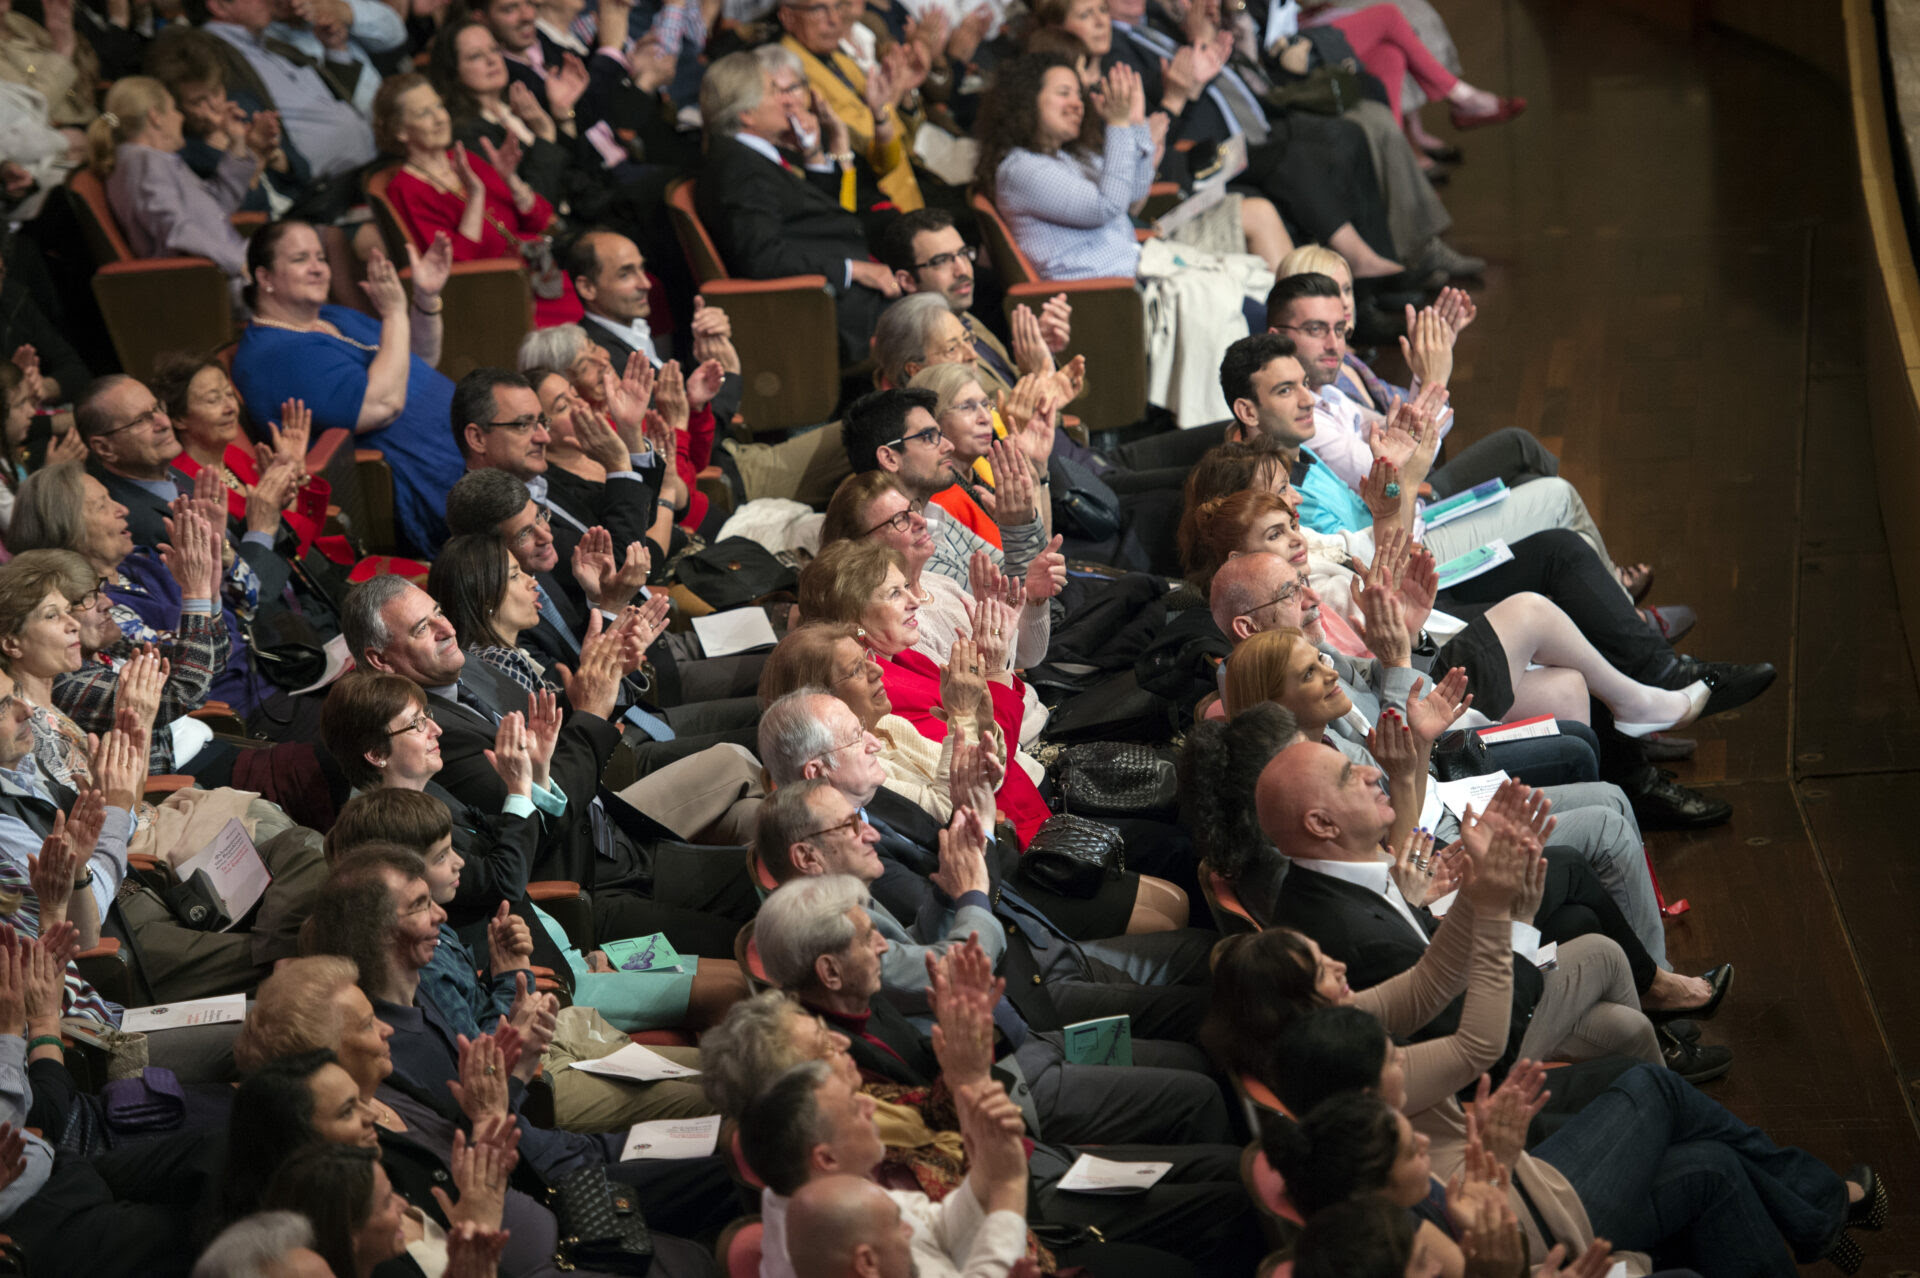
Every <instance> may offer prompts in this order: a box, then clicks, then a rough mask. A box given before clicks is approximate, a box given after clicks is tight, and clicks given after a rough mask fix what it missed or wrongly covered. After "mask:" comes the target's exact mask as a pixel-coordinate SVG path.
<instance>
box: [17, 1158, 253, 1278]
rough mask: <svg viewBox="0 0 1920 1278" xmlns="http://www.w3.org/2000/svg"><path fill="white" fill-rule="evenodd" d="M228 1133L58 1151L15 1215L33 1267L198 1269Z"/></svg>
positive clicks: (141, 1271)
mask: <svg viewBox="0 0 1920 1278" xmlns="http://www.w3.org/2000/svg"><path fill="white" fill-rule="evenodd" d="M224 1145H225V1133H224V1132H223V1131H218V1130H211V1131H198V1132H183V1133H181V1134H180V1135H177V1136H165V1137H158V1138H156V1139H153V1140H145V1141H139V1142H137V1143H135V1144H132V1145H127V1146H125V1147H123V1148H120V1149H115V1150H109V1151H108V1152H106V1153H104V1154H98V1155H95V1156H94V1157H92V1158H69V1157H67V1156H65V1155H62V1156H61V1157H59V1158H58V1159H57V1160H56V1161H55V1162H54V1166H53V1175H52V1176H51V1177H49V1178H48V1180H47V1183H46V1185H45V1187H44V1188H42V1189H41V1191H40V1192H39V1193H37V1194H35V1195H34V1196H33V1197H32V1198H30V1199H28V1200H27V1201H26V1202H25V1203H24V1204H22V1206H21V1207H20V1209H19V1210H18V1211H16V1212H14V1214H13V1215H12V1216H11V1217H10V1218H9V1219H8V1220H7V1233H8V1234H10V1235H12V1237H13V1240H14V1241H15V1242H16V1243H18V1244H19V1245H20V1247H21V1249H22V1250H24V1251H25V1252H26V1254H27V1260H28V1263H29V1265H30V1266H31V1267H32V1270H33V1272H35V1273H45V1274H88V1275H99V1276H100V1278H119V1276H120V1275H125V1276H126V1278H151V1276H153V1275H162V1276H170V1275H176V1274H186V1273H188V1272H189V1271H190V1270H191V1269H192V1268H193V1261H194V1257H195V1255H196V1254H197V1249H196V1248H195V1245H194V1243H195V1229H196V1226H197V1225H199V1224H200V1217H201V1209H202V1207H203V1204H204V1203H205V1201H206V1193H207V1191H208V1189H209V1188H210V1186H211V1185H212V1183H213V1178H214V1177H215V1176H216V1175H217V1174H218V1172H217V1169H218V1167H219V1163H220V1158H221V1154H222V1151H223V1148H224Z"/></svg>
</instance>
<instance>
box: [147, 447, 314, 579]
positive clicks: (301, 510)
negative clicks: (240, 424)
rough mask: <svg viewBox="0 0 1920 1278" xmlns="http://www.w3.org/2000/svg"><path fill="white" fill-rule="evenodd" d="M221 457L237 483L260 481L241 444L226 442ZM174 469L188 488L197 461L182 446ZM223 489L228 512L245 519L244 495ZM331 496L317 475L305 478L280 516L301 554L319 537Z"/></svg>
mask: <svg viewBox="0 0 1920 1278" xmlns="http://www.w3.org/2000/svg"><path fill="white" fill-rule="evenodd" d="M220 460H221V462H222V463H223V464H224V465H225V466H226V468H227V473H228V474H229V475H231V476H232V477H233V478H234V479H235V480H238V481H239V482H240V483H242V484H246V485H248V486H249V487H251V486H252V485H254V484H257V483H259V482H260V467H259V465H258V463H256V462H255V461H254V457H253V454H252V453H251V452H249V451H248V450H247V449H245V448H242V447H241V446H240V445H238V444H228V445H227V450H226V452H224V453H223V454H221V457H220ZM173 468H174V469H175V470H177V471H179V472H180V473H181V474H182V475H185V476H186V477H187V479H188V480H189V482H188V483H186V484H183V485H181V487H182V489H191V487H192V483H191V481H192V479H193V478H194V476H196V475H198V474H199V473H200V470H201V466H200V463H199V462H197V461H195V460H194V459H193V454H192V453H190V452H187V451H186V450H185V449H181V450H180V455H179V456H178V457H175V458H174V459H173ZM226 488H227V513H228V514H229V515H231V516H232V517H233V518H235V519H238V520H241V521H242V522H245V520H246V518H247V495H246V494H245V493H243V492H241V491H240V490H238V489H236V488H235V487H233V485H232V484H228V485H227V486H226ZM332 495H333V486H332V485H331V484H329V483H328V482H327V481H326V480H324V479H321V478H320V477H319V476H317V475H316V476H314V477H312V478H310V479H308V480H307V482H306V486H305V487H303V488H301V490H300V491H299V493H298V494H297V495H296V496H295V497H294V499H293V505H291V506H289V507H287V509H286V511H285V512H284V513H283V514H282V515H281V516H280V517H281V518H282V519H284V520H286V521H287V527H289V528H291V529H293V533H294V536H295V537H297V538H299V541H300V553H301V554H302V555H304V554H306V553H307V550H308V548H309V547H311V546H312V545H313V539H314V538H315V537H318V536H319V535H320V533H321V530H322V529H324V528H325V527H326V526H327V500H328V498H330V497H331V496H332Z"/></svg>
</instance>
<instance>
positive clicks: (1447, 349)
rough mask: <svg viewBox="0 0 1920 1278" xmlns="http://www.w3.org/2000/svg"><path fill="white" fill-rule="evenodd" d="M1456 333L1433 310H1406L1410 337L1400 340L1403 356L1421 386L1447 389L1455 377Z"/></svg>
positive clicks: (1431, 308)
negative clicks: (1435, 386)
mask: <svg viewBox="0 0 1920 1278" xmlns="http://www.w3.org/2000/svg"><path fill="white" fill-rule="evenodd" d="M1455 331H1456V330H1455V329H1454V327H1453V325H1451V324H1449V323H1448V322H1447V320H1446V318H1445V317H1444V316H1442V315H1441V314H1440V312H1439V311H1437V310H1435V309H1434V308H1433V307H1431V306H1429V307H1427V308H1426V309H1424V310H1422V311H1420V312H1418V313H1417V314H1416V313H1415V311H1414V309H1413V307H1412V306H1408V307H1407V335H1406V336H1405V337H1402V338H1401V339H1400V354H1401V355H1402V356H1404V357H1405V358H1406V361H1407V367H1408V368H1409V369H1411V370H1412V372H1413V375H1414V376H1415V377H1417V378H1419V379H1420V384H1421V385H1422V386H1426V385H1429V384H1433V385H1439V386H1445V385H1446V384H1447V379H1448V378H1450V377H1452V376H1453V338H1454V333H1455Z"/></svg>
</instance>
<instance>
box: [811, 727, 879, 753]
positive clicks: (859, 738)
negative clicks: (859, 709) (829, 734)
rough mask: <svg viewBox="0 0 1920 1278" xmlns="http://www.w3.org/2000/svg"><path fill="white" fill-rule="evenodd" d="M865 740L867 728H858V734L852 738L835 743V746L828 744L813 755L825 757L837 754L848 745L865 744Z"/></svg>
mask: <svg viewBox="0 0 1920 1278" xmlns="http://www.w3.org/2000/svg"><path fill="white" fill-rule="evenodd" d="M866 741H867V730H866V729H865V728H862V729H860V735H858V736H856V737H854V738H853V739H852V740H850V741H842V742H841V743H840V744H839V745H836V746H828V747H827V748H826V749H824V750H822V751H821V752H820V753H819V754H816V755H814V756H813V757H814V758H816V759H825V758H828V757H829V756H831V755H836V754H839V753H840V752H841V751H842V750H845V749H847V748H848V747H850V746H857V745H865V744H866Z"/></svg>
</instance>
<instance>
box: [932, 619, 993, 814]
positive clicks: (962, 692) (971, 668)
mask: <svg viewBox="0 0 1920 1278" xmlns="http://www.w3.org/2000/svg"><path fill="white" fill-rule="evenodd" d="M983 704H991V698H990V696H989V694H988V692H987V677H986V675H985V673H984V672H983V668H982V664H981V660H980V646H979V645H978V644H977V643H975V642H974V641H973V640H972V639H968V638H966V637H965V636H961V637H958V638H956V639H954V641H953V647H952V649H951V650H949V652H948V653H947V664H946V668H945V669H943V670H941V672H940V708H941V710H942V711H944V712H945V714H946V719H947V723H948V725H949V726H950V727H951V728H958V727H959V726H960V725H961V724H964V723H970V722H972V721H973V720H974V718H975V717H976V716H977V715H978V714H979V712H980V707H981V706H982V705H983ZM954 802H955V803H958V802H960V798H959V796H958V795H955V796H954Z"/></svg>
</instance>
